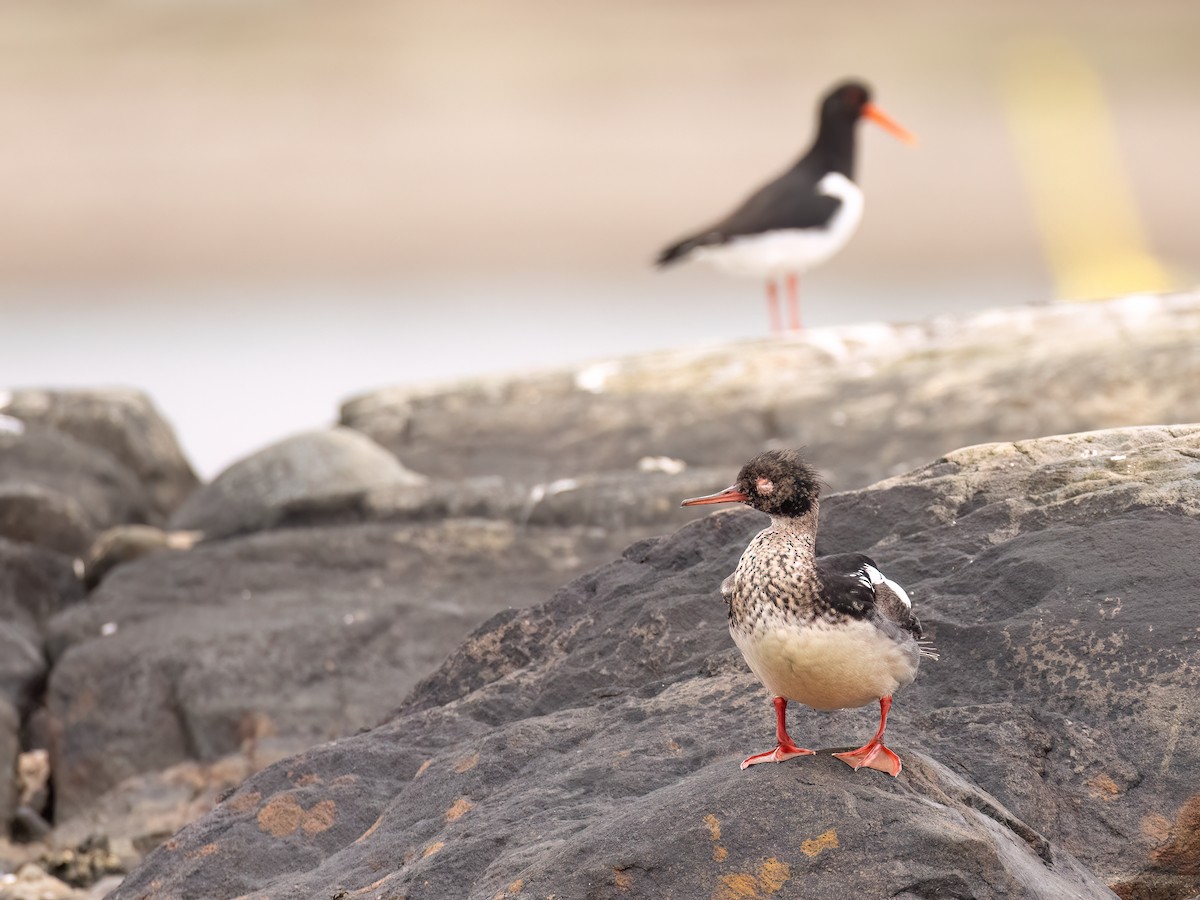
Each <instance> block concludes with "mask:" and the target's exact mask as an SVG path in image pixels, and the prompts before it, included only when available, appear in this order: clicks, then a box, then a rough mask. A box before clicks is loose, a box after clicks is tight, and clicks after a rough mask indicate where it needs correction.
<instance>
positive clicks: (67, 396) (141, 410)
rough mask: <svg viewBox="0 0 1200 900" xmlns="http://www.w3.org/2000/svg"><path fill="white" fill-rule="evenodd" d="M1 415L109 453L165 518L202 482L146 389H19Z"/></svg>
mask: <svg viewBox="0 0 1200 900" xmlns="http://www.w3.org/2000/svg"><path fill="white" fill-rule="evenodd" d="M0 413H4V414H5V415H8V416H12V417H15V418H17V419H20V420H21V421H23V422H26V423H28V424H36V425H41V426H45V427H48V428H53V429H54V430H56V431H59V432H62V433H64V434H68V435H70V436H71V437H73V438H74V439H75V440H77V441H79V442H80V443H82V444H85V445H87V446H89V447H94V448H96V449H99V450H102V451H104V452H105V454H107V455H108V456H110V457H112V458H113V459H115V460H116V461H117V462H119V463H120V464H121V465H123V466H124V467H125V468H127V469H128V470H129V471H131V472H132V473H133V474H134V475H135V476H136V477H137V479H138V481H139V482H141V484H142V485H144V486H145V488H146V490H147V491H148V492H149V494H150V498H151V502H152V504H153V507H154V510H155V512H156V513H157V514H158V515H159V516H165V515H167V514H169V513H170V512H171V511H172V510H174V509H175V508H176V507H177V506H179V504H180V503H182V502H183V499H184V498H185V497H186V496H187V495H188V494H190V493H191V492H192V491H193V490H194V489H195V488H196V486H197V484H198V483H199V482H198V480H197V478H196V475H195V473H194V472H193V471H192V467H191V465H190V464H189V463H188V461H187V459H186V458H185V457H184V455H183V451H182V450H181V449H180V447H179V443H178V441H177V440H176V438H175V434H174V431H173V430H172V429H171V426H170V425H169V424H168V423H167V421H166V420H165V419H164V418H163V417H162V415H161V414H160V413H159V411H158V410H157V408H155V406H154V404H153V402H151V400H150V398H149V397H147V396H146V395H145V394H143V393H142V392H140V391H133V390H119V389H110V390H38V389H23V390H16V391H10V392H4V393H3V394H2V395H0Z"/></svg>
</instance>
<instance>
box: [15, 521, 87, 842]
mask: <svg viewBox="0 0 1200 900" xmlns="http://www.w3.org/2000/svg"><path fill="white" fill-rule="evenodd" d="M82 594H83V591H82V590H81V588H80V585H79V582H78V581H77V580H76V578H75V575H74V571H73V568H72V562H71V560H70V559H69V558H67V557H64V556H61V555H60V554H57V553H54V552H51V551H49V550H45V549H42V548H40V547H35V546H31V545H28V544H18V543H14V542H11V541H7V540H4V539H3V538H0V833H3V831H4V829H5V826H7V824H8V823H9V822H10V821H11V820H12V818H13V816H14V814H15V812H16V810H17V806H18V799H19V798H18V797H17V785H16V776H17V758H18V755H19V753H20V750H21V742H20V731H21V722H22V718H23V716H24V715H26V714H27V713H28V712H29V711H30V709H31V708H32V707H33V705H34V704H35V702H36V701H37V697H38V695H39V692H40V689H41V686H42V684H43V682H44V680H45V678H46V671H47V668H48V666H47V662H46V658H45V655H44V653H43V650H42V629H43V627H44V625H45V623H46V622H47V620H49V618H50V617H51V616H52V615H54V614H55V613H57V612H59V611H60V610H62V609H65V608H66V607H67V606H69V605H71V604H72V603H74V602H76V601H77V600H78V599H79V598H80V597H81V596H82Z"/></svg>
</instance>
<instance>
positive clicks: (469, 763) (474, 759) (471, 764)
mask: <svg viewBox="0 0 1200 900" xmlns="http://www.w3.org/2000/svg"><path fill="white" fill-rule="evenodd" d="M477 765H479V754H478V753H472V754H471V755H470V756H464V757H463V758H462V759H460V760H459V761H458V762H456V763H455V764H454V771H455V772H457V773H458V774H459V775H461V774H463V772H470V771H471V770H472V769H473V768H475V767H476V766H477Z"/></svg>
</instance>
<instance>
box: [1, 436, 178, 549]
mask: <svg viewBox="0 0 1200 900" xmlns="http://www.w3.org/2000/svg"><path fill="white" fill-rule="evenodd" d="M154 517H155V512H154V509H153V506H152V503H151V499H150V496H149V494H148V493H147V491H146V490H145V488H143V486H142V485H141V484H140V483H139V482H138V480H137V478H136V477H135V476H134V475H133V473H132V472H130V471H129V470H128V469H126V468H125V467H124V466H122V465H121V464H120V463H119V462H117V461H116V460H115V459H114V458H113V457H111V456H110V455H108V454H107V453H104V452H103V451H100V450H97V449H96V448H94V447H89V446H87V445H86V444H83V443H81V442H79V441H78V440H76V439H75V438H73V437H71V436H69V435H67V434H65V433H63V432H60V431H56V430H53V429H51V428H47V427H45V426H42V425H21V426H20V427H19V428H17V429H15V430H14V429H3V430H0V538H7V539H8V540H11V541H22V542H28V543H32V544H39V545H41V546H43V547H48V548H50V549H51V550H57V551H59V552H60V553H69V554H72V555H79V554H82V553H83V552H84V551H85V550H86V549H87V547H88V544H90V543H91V540H92V538H93V536H94V535H95V534H96V533H97V532H99V531H101V530H103V529H105V528H108V527H111V526H113V525H116V524H118V523H122V522H152V521H154Z"/></svg>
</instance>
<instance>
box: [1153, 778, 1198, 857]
mask: <svg viewBox="0 0 1200 900" xmlns="http://www.w3.org/2000/svg"><path fill="white" fill-rule="evenodd" d="M1150 856H1151V857H1152V858H1153V859H1154V861H1155V862H1156V863H1158V864H1159V865H1160V866H1165V867H1166V868H1168V869H1172V870H1174V871H1176V872H1179V873H1181V874H1187V875H1197V874H1200V794H1193V795H1192V796H1191V797H1189V798H1188V799H1187V800H1186V801H1185V802H1184V804H1183V806H1181V807H1179V812H1178V813H1176V815H1175V822H1174V823H1173V824H1172V825H1171V830H1170V832H1169V834H1168V835H1167V843H1166V844H1165V845H1164V846H1162V847H1159V848H1158V849H1157V850H1155V851H1154V852H1153V853H1151V854H1150Z"/></svg>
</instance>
